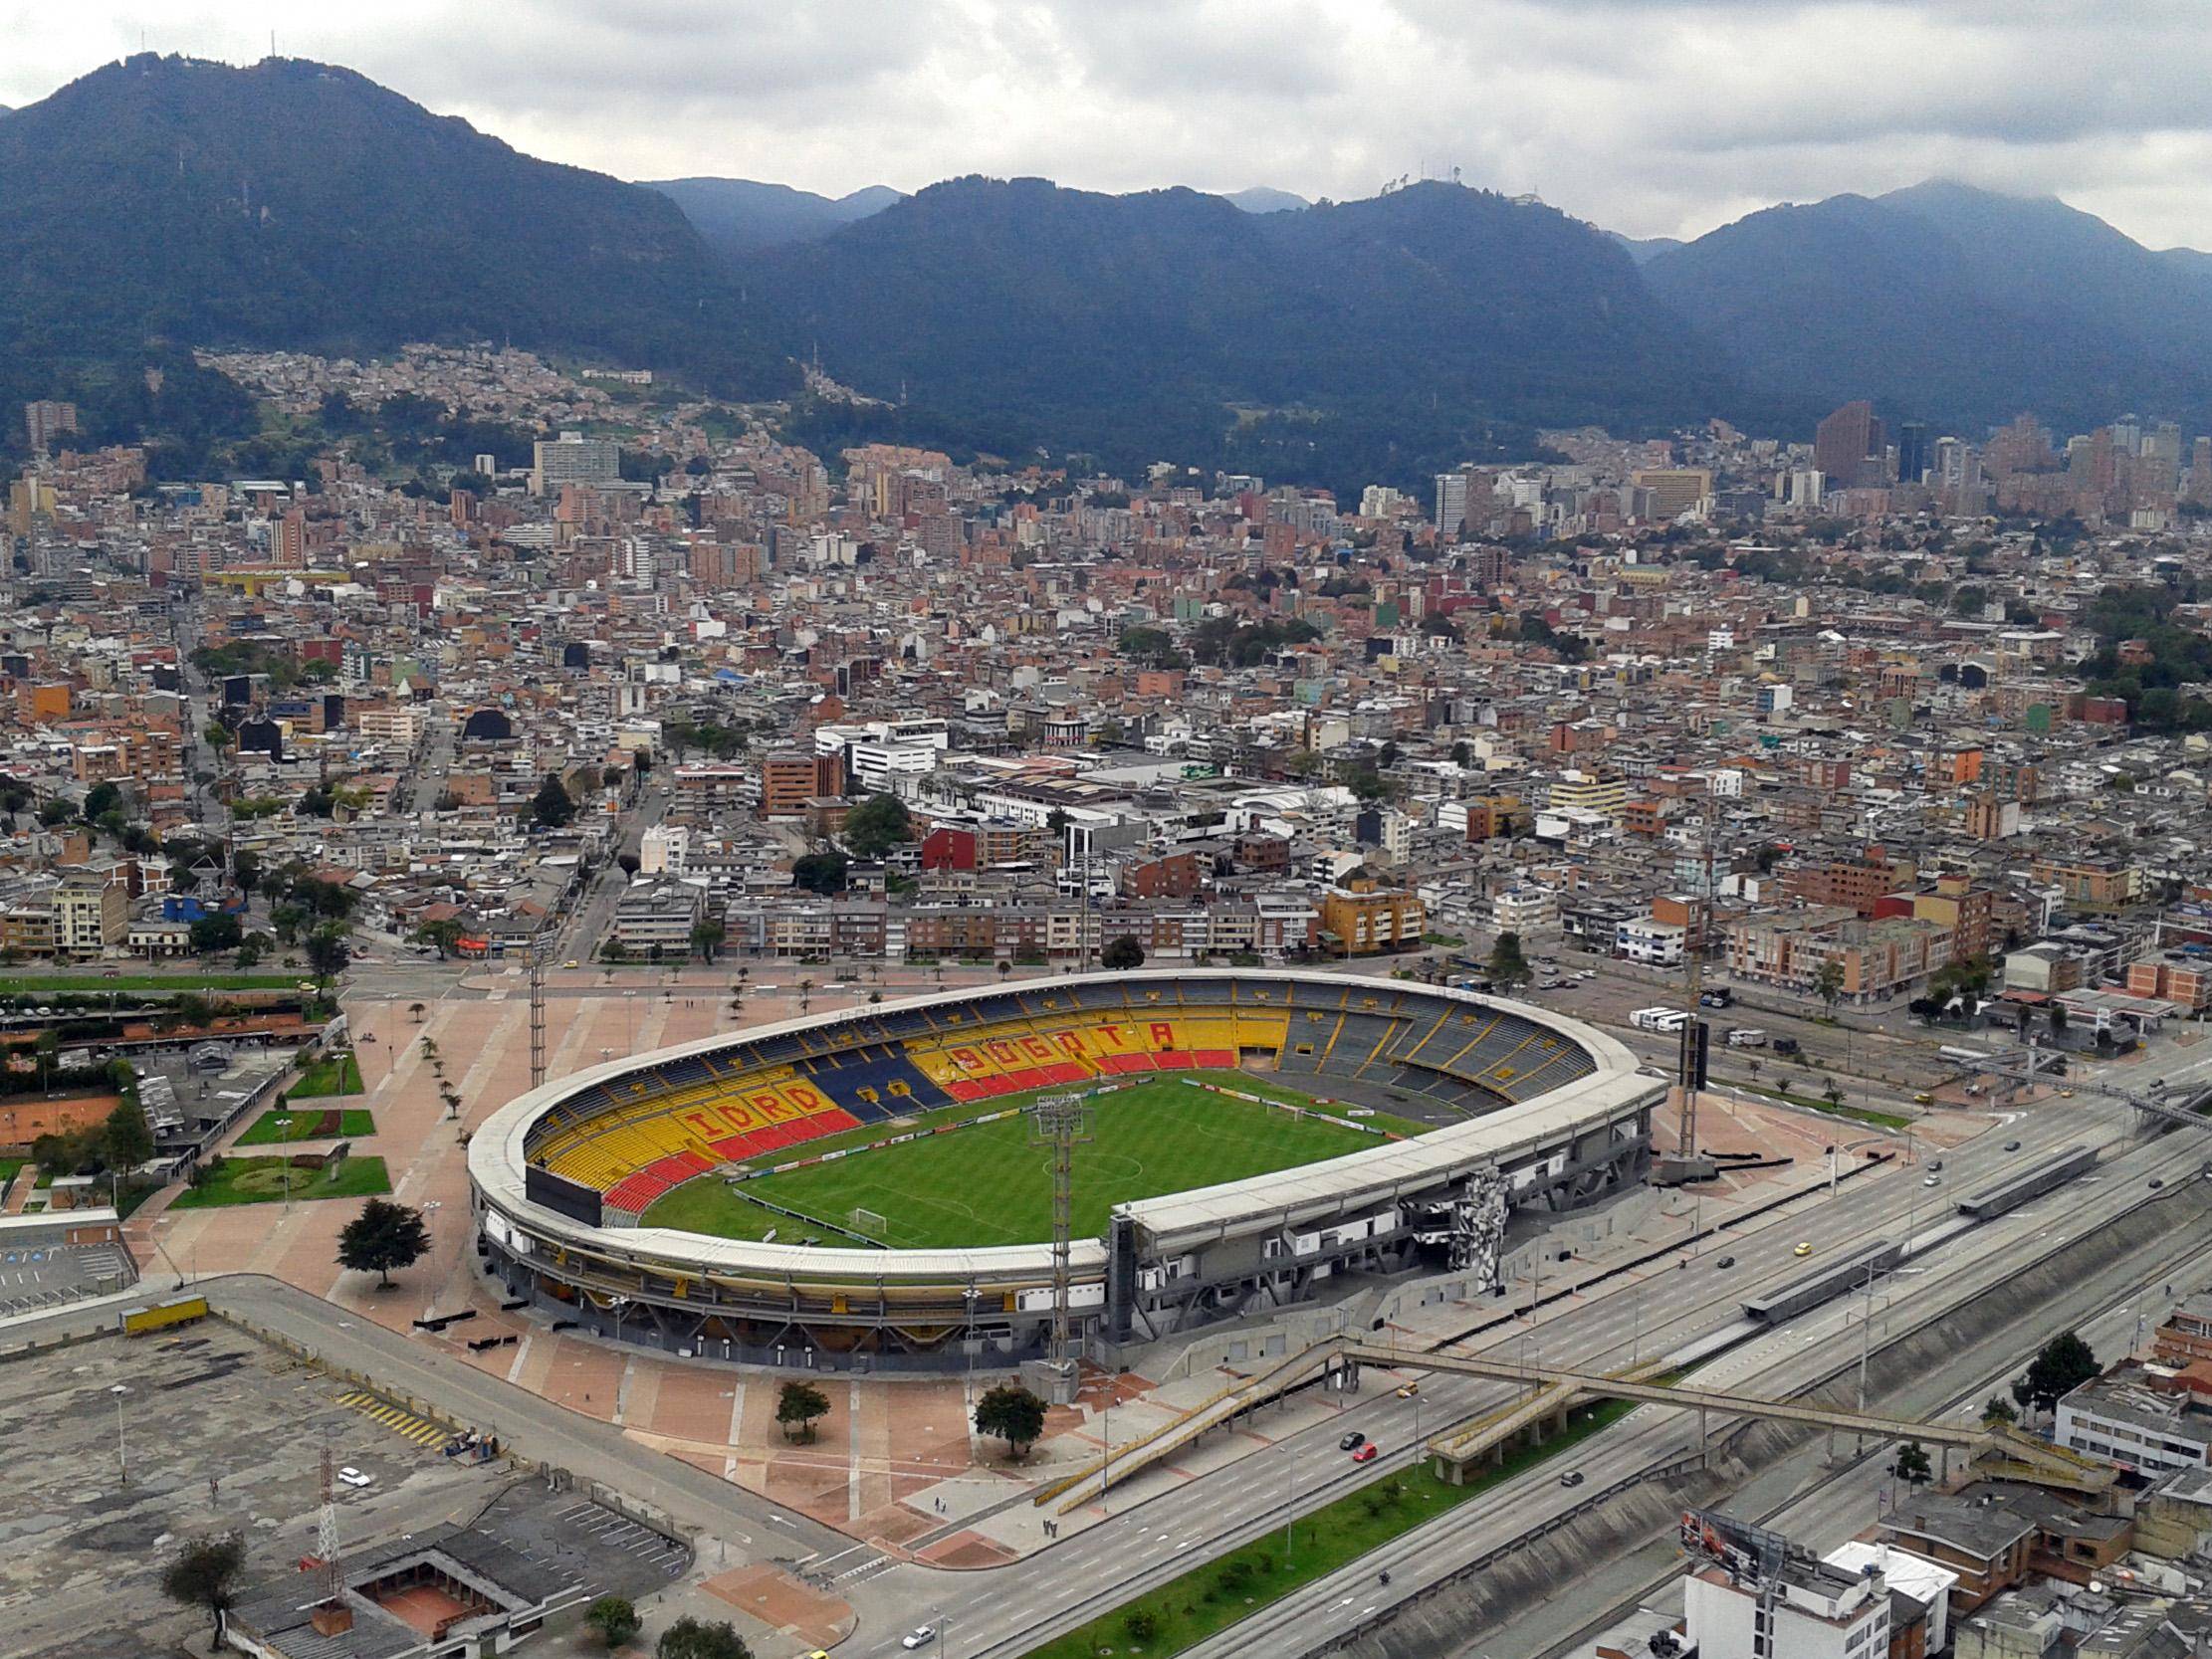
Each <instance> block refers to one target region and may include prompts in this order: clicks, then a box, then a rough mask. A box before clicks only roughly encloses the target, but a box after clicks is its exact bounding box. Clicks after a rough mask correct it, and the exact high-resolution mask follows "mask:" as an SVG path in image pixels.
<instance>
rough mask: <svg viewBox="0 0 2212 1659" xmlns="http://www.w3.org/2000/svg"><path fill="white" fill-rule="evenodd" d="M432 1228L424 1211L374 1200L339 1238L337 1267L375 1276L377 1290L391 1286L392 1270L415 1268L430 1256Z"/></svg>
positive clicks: (348, 1225)
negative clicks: (428, 1225)
mask: <svg viewBox="0 0 2212 1659" xmlns="http://www.w3.org/2000/svg"><path fill="white" fill-rule="evenodd" d="M429 1249H430V1229H429V1228H428V1227H426V1226H424V1225H423V1221H422V1212H421V1211H420V1210H415V1209H409V1208H408V1207H407V1206H406V1205H405V1204H395V1203H393V1202H391V1201H390V1200H389V1199H386V1198H371V1199H369V1200H368V1202H367V1203H365V1204H363V1205H362V1206H361V1213H360V1214H358V1215H356V1216H355V1217H353V1219H352V1220H350V1221H348V1222H347V1223H346V1224H345V1229H344V1231H342V1232H340V1233H339V1234H338V1236H337V1264H338V1266H340V1267H345V1268H351V1269H352V1270H353V1271H354V1272H355V1273H373V1274H375V1275H376V1276H377V1279H376V1288H377V1289H378V1290H382V1289H384V1288H385V1287H386V1286H388V1285H389V1284H390V1283H391V1275H392V1269H394V1268H402V1267H412V1266H414V1265H415V1263H417V1262H418V1261H420V1260H422V1258H423V1257H424V1256H425V1255H426V1254H428V1252H429Z"/></svg>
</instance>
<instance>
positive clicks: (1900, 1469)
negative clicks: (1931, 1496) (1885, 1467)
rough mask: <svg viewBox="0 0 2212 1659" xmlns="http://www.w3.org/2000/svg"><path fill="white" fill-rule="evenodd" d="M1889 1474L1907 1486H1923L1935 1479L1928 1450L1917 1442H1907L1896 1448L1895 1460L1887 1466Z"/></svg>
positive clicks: (1933, 1467)
mask: <svg viewBox="0 0 2212 1659" xmlns="http://www.w3.org/2000/svg"><path fill="white" fill-rule="evenodd" d="M1889 1472H1890V1473H1891V1474H1892V1475H1894V1476H1896V1477H1897V1479H1898V1480H1900V1481H1903V1482H1904V1483H1905V1484H1906V1485H1907V1486H1925V1485H1927V1483H1928V1482H1929V1481H1931V1480H1933V1479H1934V1478H1935V1466H1934V1465H1933V1464H1931V1463H1929V1462H1928V1450H1927V1448H1926V1447H1925V1446H1923V1445H1921V1444H1920V1443H1919V1441H1917V1440H1907V1441H1906V1442H1905V1443H1904V1444H1903V1445H1901V1446H1899V1447H1898V1448H1897V1460H1896V1462H1894V1463H1892V1464H1891V1465H1890V1466H1889Z"/></svg>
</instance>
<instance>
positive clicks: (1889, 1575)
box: [1822, 1539, 1959, 1653]
mask: <svg viewBox="0 0 2212 1659" xmlns="http://www.w3.org/2000/svg"><path fill="white" fill-rule="evenodd" d="M1822 1558H1823V1559H1824V1560H1826V1561H1827V1562H1828V1564H1829V1565H1830V1566H1834V1567H1841V1568H1842V1569H1843V1570H1844V1571H1846V1572H1853V1573H1862V1572H1865V1571H1866V1570H1867V1568H1869V1567H1870V1566H1871V1567H1874V1568H1875V1569H1877V1570H1878V1571H1880V1574H1881V1576H1882V1577H1883V1578H1884V1579H1885V1580H1887V1582H1888V1585H1889V1593H1890V1594H1892V1595H1908V1596H1910V1597H1911V1598H1912V1599H1913V1600H1914V1601H1917V1602H1918V1603H1919V1604H1920V1605H1921V1606H1923V1607H1925V1608H1926V1609H1927V1644H1926V1648H1925V1651H1927V1652H1929V1653H1941V1652H1942V1651H1943V1650H1944V1649H1945V1648H1947V1647H1949V1646H1950V1645H1951V1586H1952V1585H1953V1584H1955V1583H1957V1582H1958V1577H1959V1575H1958V1574H1957V1573H1955V1572H1953V1571H1952V1570H1951V1569H1950V1568H1949V1567H1947V1566H1938V1565H1937V1564H1936V1563H1935V1562H1933V1561H1931V1560H1929V1559H1928V1558H1927V1557H1926V1556H1924V1555H1913V1554H1912V1553H1911V1552H1910V1551H1906V1550H1896V1549H1892V1548H1891V1547H1890V1546H1888V1545H1886V1544H1862V1543H1860V1542H1858V1541H1857V1540H1856V1539H1855V1540H1853V1541H1852V1542H1851V1543H1849V1544H1840V1545H1838V1546H1837V1547H1836V1548H1835V1549H1833V1550H1831V1551H1829V1553H1828V1554H1827V1555H1825V1556H1823V1557H1822Z"/></svg>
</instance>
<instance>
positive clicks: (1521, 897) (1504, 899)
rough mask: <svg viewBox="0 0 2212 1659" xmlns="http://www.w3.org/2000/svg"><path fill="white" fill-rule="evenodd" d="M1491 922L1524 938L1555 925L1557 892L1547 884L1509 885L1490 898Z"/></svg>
mask: <svg viewBox="0 0 2212 1659" xmlns="http://www.w3.org/2000/svg"><path fill="white" fill-rule="evenodd" d="M1490 919H1491V923H1492V925H1493V926H1494V927H1495V928H1496V929H1497V931H1498V932H1499V933H1519V934H1521V935H1522V936H1523V937H1524V938H1525V937H1526V936H1527V935H1528V934H1530V933H1542V932H1544V931H1545V930H1547V929H1551V928H1556V927H1558V926H1559V895H1558V894H1556V893H1554V892H1552V890H1551V889H1550V888H1548V887H1509V888H1507V889H1506V890H1505V891H1504V892H1503V893H1500V894H1499V895H1498V896H1497V897H1496V898H1495V899H1493V900H1491V901H1490Z"/></svg>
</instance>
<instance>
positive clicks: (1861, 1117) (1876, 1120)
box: [1731, 1083, 1912, 1129]
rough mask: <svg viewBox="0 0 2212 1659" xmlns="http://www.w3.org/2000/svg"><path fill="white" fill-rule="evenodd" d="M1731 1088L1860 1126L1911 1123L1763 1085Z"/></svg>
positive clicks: (1893, 1115)
mask: <svg viewBox="0 0 2212 1659" xmlns="http://www.w3.org/2000/svg"><path fill="white" fill-rule="evenodd" d="M1731 1087H1733V1088H1737V1089H1745V1090H1748V1091H1750V1092H1751V1093H1752V1094H1754V1095H1764V1096H1766V1097H1767V1098H1768V1099H1769V1100H1777V1101H1788V1102H1789V1103H1790V1105H1792V1106H1804V1107H1810V1108H1811V1109H1812V1110H1813V1111H1815V1112H1828V1113H1833V1114H1834V1115H1835V1116H1836V1117H1838V1118H1855V1119H1857V1120H1858V1121H1859V1122H1860V1123H1862V1124H1873V1125H1874V1126H1876V1127H1877V1128H1878V1129H1903V1128H1904V1126H1905V1125H1907V1124H1909V1123H1911V1122H1912V1120H1911V1119H1910V1118H1905V1117H1900V1116H1898V1115H1897V1114H1896V1113H1894V1112H1877V1111H1876V1110H1875V1109H1874V1108H1873V1107H1871V1106H1838V1105H1837V1104H1836V1103H1835V1102H1834V1101H1832V1100H1830V1099H1828V1098H1827V1097H1826V1096H1825V1095H1798V1094H1793V1093H1791V1092H1790V1091H1789V1090H1787V1089H1770V1088H1768V1087H1767V1086H1766V1085H1765V1084H1763V1083H1735V1084H1732V1085H1731Z"/></svg>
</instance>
